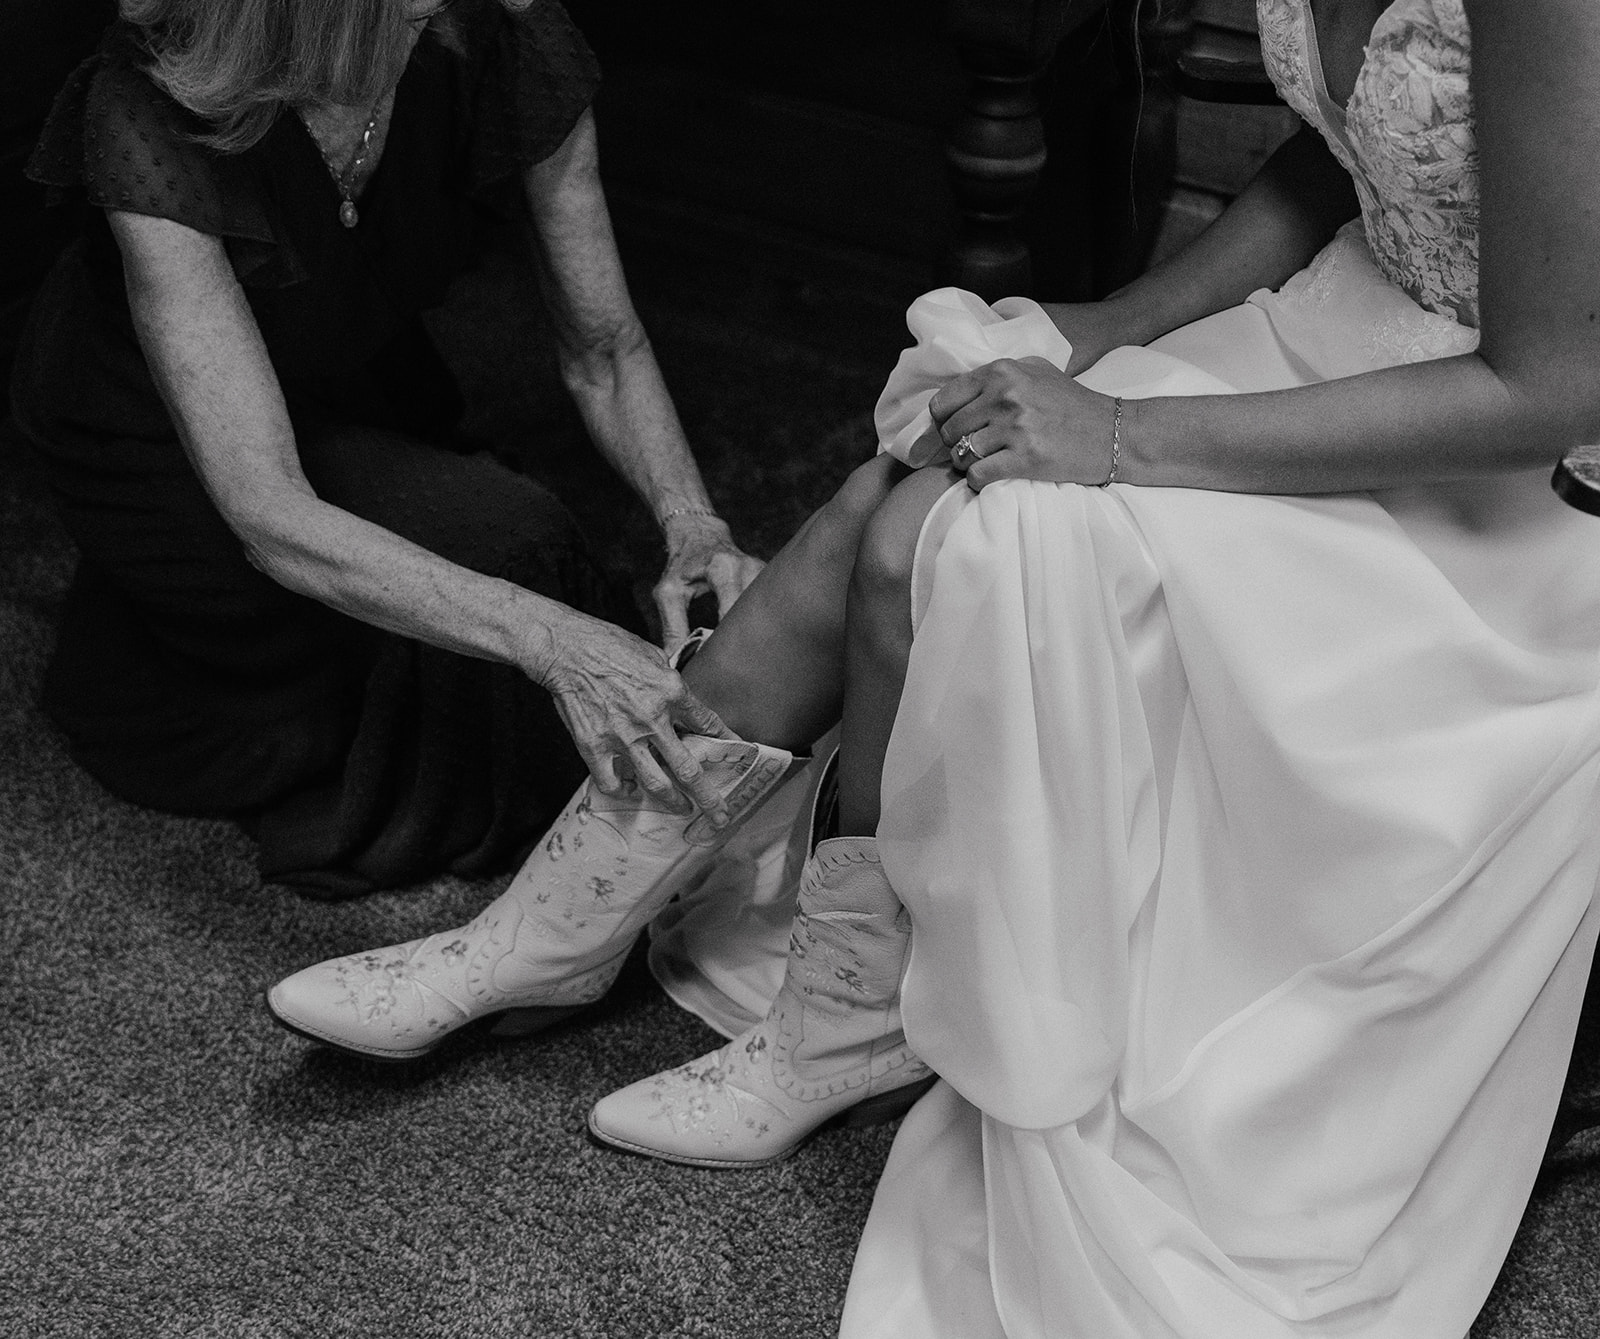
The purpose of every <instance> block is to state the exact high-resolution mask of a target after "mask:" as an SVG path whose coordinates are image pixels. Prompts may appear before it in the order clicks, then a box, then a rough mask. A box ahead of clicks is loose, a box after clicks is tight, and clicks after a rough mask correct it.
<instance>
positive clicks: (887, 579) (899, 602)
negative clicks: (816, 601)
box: [839, 469, 960, 837]
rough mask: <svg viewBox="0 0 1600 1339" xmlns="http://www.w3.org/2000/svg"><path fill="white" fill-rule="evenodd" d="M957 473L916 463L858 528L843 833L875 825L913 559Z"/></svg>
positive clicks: (902, 662)
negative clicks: (915, 468) (924, 526)
mask: <svg viewBox="0 0 1600 1339" xmlns="http://www.w3.org/2000/svg"><path fill="white" fill-rule="evenodd" d="M959 477H960V476H959V475H958V474H956V473H955V472H954V471H953V470H947V469H924V470H919V471H917V473H916V474H914V475H912V476H911V477H910V478H908V479H906V480H905V481H904V482H903V483H901V484H900V485H899V487H897V488H896V489H895V490H894V492H893V493H892V494H891V495H890V497H889V499H888V501H886V502H885V503H884V504H883V505H882V506H881V507H879V508H878V510H877V511H876V512H874V513H873V516H872V519H871V521H869V522H868V524H867V526H866V528H865V530H864V531H863V533H862V537H861V544H860V547H859V548H858V550H857V552H856V562H855V567H854V569H853V571H852V572H851V577H850V593H849V598H848V600H847V602H846V615H845V673H844V690H845V691H844V710H843V723H842V725H843V728H842V731H841V734H840V739H839V833H840V835H841V836H846V837H870V836H872V835H874V834H875V833H876V832H877V830H878V794H879V788H880V786H881V785H882V782H883V755H884V753H885V752H886V751H887V749H888V747H889V732H890V731H891V730H892V729H893V728H894V718H895V713H896V711H898V710H899V707H900V690H901V688H902V687H903V686H904V684H905V678H906V662H907V661H908V660H909V658H910V656H911V560H912V557H913V556H914V554H915V553H916V546H917V537H918V536H919V535H920V534H921V533H922V523H923V521H924V520H925V519H926V518H927V515H928V512H929V511H930V510H931V509H932V507H933V504H934V503H935V502H937V501H938V500H939V499H940V498H941V497H943V496H944V494H945V492H946V491H947V490H948V489H949V487H950V485H951V484H952V483H954V482H955V481H956V480H957V479H958V478H959Z"/></svg>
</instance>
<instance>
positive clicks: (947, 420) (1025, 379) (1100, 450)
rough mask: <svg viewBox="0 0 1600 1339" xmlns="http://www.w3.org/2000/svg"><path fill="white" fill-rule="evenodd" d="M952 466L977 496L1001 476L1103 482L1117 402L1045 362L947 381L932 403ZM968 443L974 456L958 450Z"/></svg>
mask: <svg viewBox="0 0 1600 1339" xmlns="http://www.w3.org/2000/svg"><path fill="white" fill-rule="evenodd" d="M928 412H929V413H930V414H931V415H932V416H933V424H934V426H933V431H935V432H937V433H938V434H939V437H940V439H941V440H942V441H943V442H944V443H945V445H946V446H948V447H950V448H952V451H951V463H952V464H953V465H954V466H955V467H956V469H958V470H963V469H964V470H965V472H966V476H967V486H968V487H969V488H971V489H972V490H973V491H974V492H977V491H979V490H980V489H982V488H984V487H985V486H987V485H988V484H992V483H994V482H995V481H996V480H998V479H1042V480H1046V481H1048V482H1051V483H1078V484H1101V483H1104V482H1105V481H1106V479H1107V478H1108V477H1109V475H1110V474H1111V465H1112V440H1113V436H1114V430H1115V417H1116V404H1115V401H1114V400H1113V399H1112V398H1111V397H1110V396H1109V395H1100V394H1098V393H1096V392H1095V391H1091V390H1085V389H1084V388H1083V387H1082V386H1080V385H1079V384H1078V383H1077V382H1076V381H1074V380H1073V379H1072V378H1071V377H1070V376H1068V375H1067V374H1066V373H1065V372H1062V371H1060V370H1059V369H1057V368H1056V367H1055V366H1053V365H1052V364H1051V363H1049V362H1048V361H1046V360H1045V359H1043V358H1023V359H1020V360H1014V359H1011V358H1002V359H1000V360H999V361H998V362H993V363H988V364H986V365H985V366H983V367H980V368H976V369H975V370H973V371H971V372H965V373H963V374H962V375H961V376H959V377H953V378H952V379H951V380H949V381H947V382H946V383H945V384H944V386H943V387H942V388H941V389H940V390H939V392H938V393H937V394H936V395H935V396H934V397H933V399H932V400H930V401H929V402H928ZM963 438H965V439H966V440H967V443H968V446H969V448H970V449H969V451H959V450H955V449H954V448H956V446H957V445H958V443H960V442H961V440H962V439H963Z"/></svg>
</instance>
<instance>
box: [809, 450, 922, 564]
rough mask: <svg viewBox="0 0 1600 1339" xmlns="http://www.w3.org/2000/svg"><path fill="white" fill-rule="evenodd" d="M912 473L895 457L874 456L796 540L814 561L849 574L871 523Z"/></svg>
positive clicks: (857, 469) (813, 517)
mask: <svg viewBox="0 0 1600 1339" xmlns="http://www.w3.org/2000/svg"><path fill="white" fill-rule="evenodd" d="M907 473H908V471H907V469H906V467H905V466H904V465H902V464H900V462H899V461H897V460H895V459H894V458H893V457H892V456H887V455H881V456H874V457H873V458H872V459H871V460H869V461H867V462H866V463H865V464H864V465H858V466H857V467H856V468H855V469H854V470H852V471H851V472H850V474H849V476H848V477H847V478H846V479H845V481H844V483H843V484H842V485H841V486H840V488H839V490H838V491H837V492H836V493H835V494H834V495H833V496H832V497H831V498H829V499H828V500H827V501H826V502H825V503H823V504H822V506H821V507H820V508H818V510H817V511H816V512H814V513H813V514H812V516H811V518H810V519H809V520H808V521H807V522H806V523H805V525H804V526H803V527H802V528H801V530H800V533H799V534H798V535H797V536H796V540H797V541H798V542H799V543H800V544H801V545H802V546H803V547H804V549H805V551H806V553H807V554H808V555H809V558H810V561H811V562H813V563H816V564H820V565H822V566H824V567H827V568H831V569H834V570H837V571H839V572H840V574H841V577H842V576H843V575H844V574H845V573H848V571H849V569H850V564H851V563H852V562H854V561H855V555H856V550H857V548H858V547H860V544H861V532H862V531H863V530H864V529H865V528H866V525H867V522H868V521H870V520H871V519H872V517H873V514H874V513H875V512H876V511H877V510H878V508H879V507H881V506H882V505H883V504H884V502H885V501H886V500H887V499H888V498H889V496H890V494H891V493H893V491H894V486H895V484H896V483H897V482H899V480H901V479H903V478H905V476H906V474H907Z"/></svg>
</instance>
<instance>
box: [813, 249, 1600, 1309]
mask: <svg viewBox="0 0 1600 1339" xmlns="http://www.w3.org/2000/svg"><path fill="white" fill-rule="evenodd" d="M1318 263H1319V265H1320V266H1321V271H1320V274H1321V275H1322V279H1323V280H1326V281H1327V282H1322V284H1321V288H1320V291H1318V292H1317V293H1316V294H1315V295H1314V300H1315V302H1316V308H1317V310H1316V319H1315V320H1314V321H1307V320H1305V319H1303V318H1304V315H1305V312H1304V304H1305V302H1306V301H1307V299H1306V296H1305V293H1304V289H1305V284H1303V283H1302V284H1301V285H1300V286H1299V288H1298V289H1297V288H1296V286H1294V285H1291V286H1289V287H1288V288H1286V289H1285V290H1284V292H1283V293H1282V294H1279V295H1271V294H1265V293H1262V294H1258V295H1256V296H1255V297H1254V298H1253V299H1252V301H1251V303H1249V304H1246V305H1245V306H1243V307H1240V308H1236V309H1233V310H1232V311H1228V312H1224V313H1221V314H1220V315H1218V316H1216V317H1212V318H1209V319H1208V320H1206V321H1202V322H1199V323H1197V324H1196V325H1194V326H1191V327H1189V328H1187V329H1186V330H1182V331H1179V332H1176V333H1175V334H1174V335H1172V336H1169V337H1167V338H1166V339H1164V340H1162V341H1160V342H1159V343H1158V344H1157V345H1156V346H1155V347H1154V348H1153V349H1151V350H1132V349H1129V350H1119V351H1117V352H1116V353H1115V354H1113V355H1111V356H1109V357H1108V358H1107V359H1105V360H1103V361H1102V363H1101V364H1099V365H1098V366H1097V367H1096V368H1094V369H1092V371H1091V372H1090V373H1089V374H1086V376H1085V377H1084V380H1085V382H1086V383H1088V384H1090V385H1093V386H1095V387H1096V388H1097V389H1102V390H1106V391H1117V392H1120V393H1123V394H1125V395H1130V396H1133V395H1138V394H1151V393H1159V394H1183V393H1209V392H1214V391H1215V390H1216V389H1217V387H1218V381H1219V380H1220V381H1222V382H1225V383H1227V384H1228V385H1229V386H1231V387H1233V388H1234V389H1237V390H1258V389H1269V388H1272V387H1276V386H1287V385H1294V384H1300V383H1303V382H1307V381H1311V380H1315V379H1318V378H1319V377H1322V376H1327V375H1346V374H1348V373H1350V372H1352V371H1359V370H1364V368H1365V367H1367V366H1374V365H1378V364H1380V363H1381V362H1382V361H1383V360H1384V359H1385V358H1386V357H1387V358H1390V359H1394V357H1395V355H1394V354H1393V353H1388V352H1385V351H1384V350H1383V348H1382V347H1381V346H1380V345H1379V344H1378V343H1376V342H1374V341H1373V340H1372V339H1370V337H1369V335H1370V330H1371V327H1372V323H1373V322H1374V321H1375V320H1384V319H1387V318H1388V317H1389V316H1392V315H1393V312H1392V311H1388V312H1387V313H1386V311H1385V309H1386V308H1392V307H1393V304H1394V303H1395V302H1396V301H1399V302H1401V303H1409V301H1410V300H1409V299H1408V298H1405V297H1404V295H1403V294H1400V293H1398V290H1395V289H1393V288H1392V287H1391V286H1389V285H1388V284H1387V283H1386V282H1385V281H1383V279H1382V278H1381V276H1379V275H1377V273H1376V271H1375V269H1374V268H1373V266H1372V263H1371V259H1370V255H1369V254H1368V253H1366V251H1365V247H1364V245H1363V243H1362V242H1361V240H1360V236H1359V233H1348V232H1347V233H1345V234H1342V235H1341V237H1340V238H1339V239H1338V240H1336V241H1335V242H1334V243H1333V244H1332V246H1331V247H1330V254H1329V255H1325V256H1324V257H1322V258H1319V262H1318ZM1314 268H1315V267H1314ZM1330 274H1331V275H1332V279H1331V280H1330V279H1329V278H1328V276H1329V275H1330ZM1470 336H1471V332H1468V331H1463V337H1462V338H1463V341H1465V342H1466V343H1467V345H1468V347H1470ZM1597 559H1600V523H1597V522H1595V521H1593V520H1592V519H1591V518H1588V517H1584V516H1580V515H1579V514H1577V513H1575V512H1572V511H1570V510H1569V509H1567V508H1565V507H1563V506H1562V505H1561V504H1560V503H1559V502H1558V501H1557V500H1556V499H1555V498H1554V497H1553V495H1551V494H1550V493H1549V490H1548V487H1547V485H1546V483H1545V480H1544V478H1543V477H1516V478H1508V479H1505V480H1501V481H1496V482H1495V483H1493V484H1492V485H1487V486H1483V485H1480V486H1475V487H1474V488H1472V489H1461V490H1457V491H1455V492H1449V491H1445V492H1443V493H1441V492H1440V491H1439V490H1434V491H1433V492H1430V493H1427V494H1420V493H1419V494H1417V495H1414V496H1413V495H1410V494H1406V493H1401V492H1396V493H1393V494H1387V495H1385V496H1384V497H1382V498H1381V499H1379V498H1374V497H1371V496H1367V495H1362V496H1340V497H1318V498H1279V497H1261V496H1249V495H1241V494H1222V493H1208V492H1201V491H1193V490H1177V489H1170V490H1169V489H1141V488H1131V487H1124V486H1120V485H1115V486H1113V487H1111V488H1109V489H1105V490H1101V489H1094V488H1084V487H1079V486H1077V485H1050V484H1038V483H1030V482H1008V483H1004V484H1000V485H997V486H993V487H990V488H987V489H985V490H984V491H983V492H982V493H981V494H977V495H974V494H972V493H971V492H970V491H968V490H967V489H965V488H964V487H957V488H955V489H953V490H952V491H951V492H950V493H949V494H947V495H946V497H945V499H944V500H943V501H942V502H941V504H940V505H939V507H937V508H936V509H935V511H934V513H933V514H932V515H931V516H930V518H929V521H928V523H927V525H926V526H925V528H924V532H923V537H922V541H921V544H920V546H919V551H918V560H917V575H916V581H915V586H916V593H915V602H916V608H915V622H916V626H917V636H916V640H915V644H914V648H913V652H912V658H911V666H910V673H909V677H908V680H907V684H906V690H905V696H904V698H903V700H902V704H901V709H900V714H899V717H898V719H897V722H896V725H895V731H894V737H893V740H892V743H891V746H890V750H889V756H888V760H887V765H886V770H885V776H884V788H883V798H884V810H883V819H882V823H881V826H880V829H879V838H880V842H881V848H882V853H883V858H884V864H885V868H886V870H887V871H888V873H889V876H890V878H891V881H892V882H893V884H894V886H895V889H896V891H897V892H898V893H899V894H900V896H901V898H902V899H903V900H904V901H905V903H906V904H907V906H908V907H909V908H910V909H911V913H912V918H913V924H914V927H915V928H914V936H913V949H912V957H911V962H910V965H909V968H908V972H907V976H906V979H905V983H904V990H903V1001H904V1013H905V1020H906V1030H907V1035H908V1037H909V1038H910V1040H911V1043H912V1045H913V1046H914V1047H915V1048H916V1050H917V1051H918V1053H919V1054H920V1055H921V1056H922V1057H923V1058H924V1059H926V1060H927V1061H928V1062H929V1063H930V1064H931V1065H932V1066H933V1067H934V1068H935V1069H936V1070H938V1071H939V1073H940V1074H941V1075H942V1076H943V1080H944V1082H942V1083H941V1084H940V1085H939V1086H938V1087H936V1088H935V1090H934V1091H933V1092H932V1093H930V1094H929V1095H928V1096H927V1097H926V1098H924V1099H923V1101H922V1102H921V1103H919V1105H918V1106H917V1108H916V1109H915V1110H914V1111H913V1112H912V1113H911V1115H910V1116H909V1117H908V1118H907V1120H906V1123H905V1125H904V1126H903V1128H902V1130H901V1132H900V1135H899V1137H898V1139H897V1141H896V1144H895V1148H894V1152H893V1155H892V1157H891V1159H890V1162H889V1165H888V1168H887V1170H886V1172H885V1175H884V1179H883V1183H882V1185H881V1187H880V1190H879V1192H878V1197H877V1199H876V1202H875V1204H874V1208H873V1211H872V1216H871V1219H870V1221H869V1223H868V1226H867V1230H866V1234H865V1237H864V1239H863V1242H862V1245H861V1250H860V1254H859V1257H858V1261H857V1265H856V1271H855V1275H854V1278H853V1281H852V1286H851V1291H850V1296H849V1300H848V1304H847V1308H846V1313H845V1318H844V1325H843V1333H844V1335H845V1336H847V1339H943V1337H944V1336H949V1339H957V1337H958V1336H959V1339H974V1337H975V1336H988V1335H994V1336H1000V1335H1005V1336H1008V1339H1035V1337H1038V1339H1043V1337H1044V1336H1050V1337H1052V1339H1166V1337H1168V1336H1171V1337H1172V1339H1289V1337H1290V1336H1293V1337H1294V1339H1308V1337H1309V1336H1317V1339H1322V1337H1324V1336H1330V1337H1331V1336H1341V1339H1344V1337H1353V1336H1359V1337H1360V1339H1461V1336H1463V1335H1465V1333H1466V1332H1467V1329H1468V1327H1469V1326H1470V1324H1471V1321H1472V1318H1473V1316H1474V1315H1475V1314H1476V1311H1477V1309H1478V1308H1479V1306H1480V1305H1481V1303H1482V1300H1483V1297H1484V1296H1485V1295H1486V1293H1487V1290H1488V1288H1489V1286H1490V1284H1491V1283H1492V1282H1493V1279H1494V1276H1495V1273H1496V1271H1497V1269H1498V1267H1499V1264H1500V1262H1501V1260H1502V1259H1503V1256H1504V1253H1505V1250H1506V1248H1507V1246H1508V1244H1509V1242H1510V1238H1511V1235H1512V1233H1513V1231H1514V1230H1515V1226H1516V1223H1517V1220H1518V1218H1519V1216H1520V1213H1521V1209H1522V1205H1523V1203H1524V1201H1525V1199H1526V1196H1527V1193H1528V1191H1529V1189H1530V1187H1531V1185H1532V1181H1533V1177H1534V1174H1535V1172H1536V1170H1537V1166H1538V1163H1539V1161H1540V1155H1541V1153H1542V1149H1543V1141H1544V1136H1545V1132H1546V1131H1547V1130H1548V1128H1549V1124H1550V1120H1551V1117H1552V1115H1553V1113H1554V1109H1555V1104H1556V1100H1557V1097H1558V1095H1559V1090H1560V1085H1561V1081H1562V1078H1563V1075H1564V1072H1565V1060H1566V1052H1567V1048H1568V1047H1569V1045H1570V1040H1571V1034H1572V1028H1573V1025H1574V1021H1575V1018H1576V1011H1577V1008H1578V1004H1579V1002H1580V1000H1581V997H1582V992H1583V987H1584V982H1585V979H1586V974H1587V971H1588V964H1589V957H1590V954H1591V952H1592V949H1593V943H1594V938H1595V932H1596V925H1597V918H1596V916H1595V914H1594V913H1593V912H1592V911H1591V906H1592V903H1593V901H1594V892H1595V888H1596V879H1597V874H1600V823H1597V822H1596V819H1597V817H1600V692H1597V689H1600V658H1597V656H1600V561H1597Z"/></svg>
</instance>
